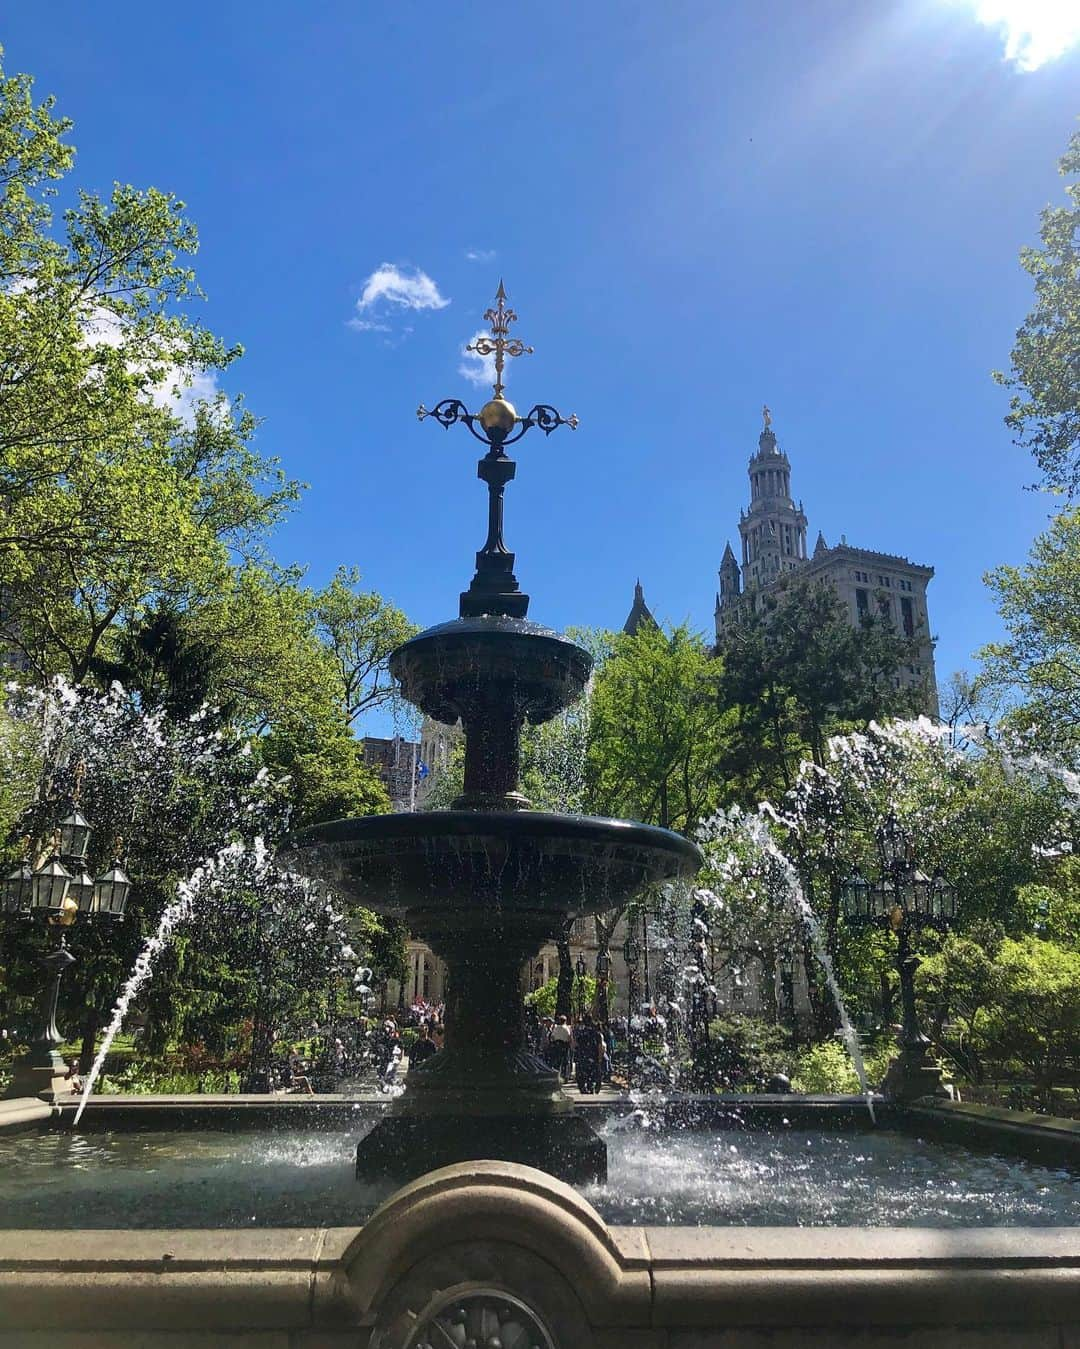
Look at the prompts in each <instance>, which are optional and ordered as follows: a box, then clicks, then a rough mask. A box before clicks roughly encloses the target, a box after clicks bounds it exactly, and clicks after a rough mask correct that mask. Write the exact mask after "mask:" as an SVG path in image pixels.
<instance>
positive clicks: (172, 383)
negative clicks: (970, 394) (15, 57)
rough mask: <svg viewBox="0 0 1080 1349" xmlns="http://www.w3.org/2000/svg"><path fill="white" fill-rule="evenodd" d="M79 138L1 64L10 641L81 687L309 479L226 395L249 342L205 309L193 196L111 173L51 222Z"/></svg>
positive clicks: (2, 438)
mask: <svg viewBox="0 0 1080 1349" xmlns="http://www.w3.org/2000/svg"><path fill="white" fill-rule="evenodd" d="M67 130H68V124H67V123H66V122H64V121H60V120H57V119H54V118H53V116H52V112H51V104H50V103H49V102H48V101H47V102H46V103H44V104H42V105H40V106H37V107H35V106H34V104H33V101H32V98H31V96H30V83H29V81H28V80H27V79H26V78H25V77H23V76H16V77H14V78H13V79H10V78H8V79H5V78H4V77H3V76H2V74H0V241H2V243H0V351H2V352H3V361H2V362H0V495H2V497H3V500H4V506H5V509H4V513H3V520H2V522H0V585H2V586H3V590H4V612H3V618H2V622H0V636H2V638H3V640H4V641H5V642H6V643H7V644H9V645H11V646H14V647H16V648H17V649H19V650H21V651H22V652H23V654H24V655H25V658H26V661H27V662H28V664H29V666H30V668H31V669H32V670H34V671H35V672H36V673H37V674H38V675H47V674H50V673H53V672H56V671H61V672H63V673H65V674H67V675H68V676H69V677H71V678H72V679H74V680H75V681H76V682H79V681H82V680H83V679H85V678H86V677H87V675H88V674H89V672H90V667H91V663H92V662H93V661H94V660H95V659H97V658H99V657H102V656H105V657H107V656H109V655H110V654H111V645H112V643H113V641H114V639H115V637H116V633H117V630H118V626H120V625H123V624H124V623H126V622H131V621H133V620H137V619H138V618H139V617H140V616H141V614H142V611H143V610H144V609H145V608H146V607H147V606H148V605H149V604H151V603H152V602H156V601H160V600H161V599H162V597H166V598H169V599H172V598H176V597H183V596H186V595H187V594H188V593H189V592H190V590H191V588H192V587H193V586H195V587H197V586H199V585H200V584H201V585H203V586H204V587H205V586H206V585H207V578H208V575H209V574H213V573H214V572H215V571H216V570H217V569H220V568H221V567H222V566H224V565H226V564H227V563H228V562H229V561H230V559H232V560H235V559H237V558H248V559H260V558H262V556H263V548H264V542H265V536H266V533H267V531H268V529H269V528H270V527H271V526H272V525H273V524H274V523H275V522H276V521H277V520H278V519H279V518H280V517H281V515H282V513H283V512H284V511H285V510H286V509H287V508H288V506H289V505H290V503H291V502H292V501H293V500H294V499H295V497H296V495H297V491H298V488H297V485H296V484H295V483H290V482H287V481H286V480H285V479H284V477H283V476H282V474H281V473H280V470H279V469H278V468H277V467H276V464H275V463H274V461H272V460H268V459H265V458H264V457H262V456H261V455H260V454H258V453H257V452H256V451H255V450H254V448H253V445H252V439H253V436H254V432H255V422H254V419H253V418H252V417H251V415H250V414H249V413H248V412H246V411H245V410H244V408H243V405H242V402H241V400H239V399H237V398H232V399H227V398H225V396H224V395H222V394H216V393H215V392H214V391H215V388H216V380H217V378H218V376H219V375H220V374H221V373H222V372H224V371H225V370H226V369H227V368H228V367H229V366H230V365H231V363H232V362H233V361H234V360H235V358H236V357H237V356H238V355H239V354H240V349H239V348H238V347H226V346H225V345H224V343H222V342H221V341H220V339H218V338H217V337H215V336H214V335H213V334H211V333H210V332H208V331H207V329H206V328H204V327H203V326H202V325H201V324H200V323H199V322H198V321H197V320H196V319H195V318H194V317H193V316H192V306H193V304H194V303H195V302H196V301H197V300H199V299H200V298H201V295H200V292H199V290H198V287H197V285H196V283H195V278H194V274H193V272H192V270H191V268H190V267H189V266H187V265H186V261H187V259H189V258H190V257H191V255H192V254H193V253H194V252H195V250H196V248H197V242H198V241H197V234H196V231H195V227H194V226H193V224H192V223H191V222H190V221H189V220H188V219H187V218H186V216H185V214H184V208H183V204H182V203H181V202H179V201H178V200H177V199H176V198H175V197H173V196H171V195H169V194H167V193H163V192H160V191H158V190H156V189H153V188H150V189H146V190H137V189H135V188H132V187H126V186H122V185H119V184H118V185H116V186H115V187H114V188H113V191H112V193H111V195H110V196H109V198H108V199H107V200H102V199H100V198H98V197H96V196H93V195H91V194H88V193H82V194H80V196H79V197H78V201H77V204H76V205H74V206H72V207H71V208H70V209H69V210H68V211H66V212H65V214H64V218H63V226H62V229H60V230H59V231H57V232H55V233H54V232H53V230H52V221H51V215H50V212H49V205H48V200H47V197H48V194H49V192H50V191H51V184H52V183H53V182H55V181H57V180H59V178H60V177H61V176H62V175H63V173H64V172H66V170H67V169H68V168H69V166H70V164H71V151H70V147H67V146H66V145H65V144H64V142H63V139H62V138H63V136H64V135H65V134H66V133H67ZM200 394H206V395H208V396H206V397H201V396H200Z"/></svg>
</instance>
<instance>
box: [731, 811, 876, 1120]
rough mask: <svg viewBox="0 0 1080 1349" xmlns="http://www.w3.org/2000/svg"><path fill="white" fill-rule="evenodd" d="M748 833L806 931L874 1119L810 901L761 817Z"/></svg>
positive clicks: (858, 1053)
mask: <svg viewBox="0 0 1080 1349" xmlns="http://www.w3.org/2000/svg"><path fill="white" fill-rule="evenodd" d="M749 823H750V830H751V835H752V836H753V837H754V839H755V842H756V843H757V844H758V846H759V847H760V848H761V850H762V852H763V853H765V855H766V856H767V857H769V858H770V860H771V861H772V862H773V863H774V864H775V866H776V867H777V869H778V871H779V872H780V874H781V875H782V876H783V878H784V884H785V890H786V893H787V897H788V900H789V902H790V904H791V907H792V909H793V911H794V913H795V914H796V916H797V917H798V918H799V919H800V921H801V922H802V924H803V927H804V928H805V929H806V934H807V936H808V937H809V938H810V945H811V946H812V947H813V951H814V955H815V957H816V959H817V962H818V964H819V965H820V966H821V969H822V972H823V973H824V975H825V982H826V984H827V985H828V988H829V992H830V994H831V995H832V1000H833V1002H834V1003H835V1005H836V1012H837V1015H838V1016H839V1018H840V1038H841V1040H843V1042H844V1047H845V1049H846V1050H847V1052H848V1054H849V1055H850V1056H851V1062H852V1066H853V1067H854V1069H855V1073H856V1075H857V1077H858V1079H859V1086H860V1087H861V1088H862V1093H863V1095H864V1096H865V1097H866V1108H867V1109H868V1110H869V1112H870V1118H871V1119H872V1120H873V1121H874V1123H875V1124H876V1123H877V1118H876V1116H875V1115H874V1098H873V1093H872V1092H871V1090H870V1083H869V1080H868V1079H867V1076H866V1064H865V1062H864V1061H863V1055H862V1046H861V1045H860V1044H859V1037H858V1034H857V1033H856V1030H855V1027H854V1026H853V1025H852V1024H851V1018H850V1017H849V1016H848V1012H847V1007H846V1006H845V1005H844V998H843V995H842V994H841V992H840V985H839V984H838V983H837V982H836V972H835V971H834V969H833V963H832V960H831V959H830V957H829V950H828V947H827V945H826V943H825V938H824V936H823V934H822V931H821V924H820V923H819V922H818V918H817V914H815V913H814V910H813V909H812V908H811V907H810V901H809V900H808V899H807V898H806V895H805V894H804V893H803V888H802V883H801V882H800V880H799V876H798V873H797V872H796V870H795V868H794V866H793V865H792V864H791V862H790V861H789V860H788V858H787V857H785V856H784V854H783V853H782V852H781V851H780V849H779V848H778V847H777V846H776V843H775V842H774V841H773V839H772V837H771V835H770V834H769V829H768V826H767V825H766V823H765V821H764V820H763V819H760V818H758V819H755V820H752V821H750V822H749Z"/></svg>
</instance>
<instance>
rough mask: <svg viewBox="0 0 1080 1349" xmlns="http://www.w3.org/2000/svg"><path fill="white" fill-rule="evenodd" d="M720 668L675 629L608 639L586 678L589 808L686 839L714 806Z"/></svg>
mask: <svg viewBox="0 0 1080 1349" xmlns="http://www.w3.org/2000/svg"><path fill="white" fill-rule="evenodd" d="M720 672H721V668H720V664H719V662H718V661H717V660H715V659H714V658H713V656H712V655H711V653H710V651H709V649H708V648H707V647H706V646H705V644H704V642H702V641H701V639H700V638H699V637H697V636H695V635H694V634H693V633H691V632H690V631H689V630H688V629H687V628H685V627H678V628H675V629H673V630H672V631H671V632H670V633H668V632H664V631H663V629H661V628H658V627H651V626H649V625H643V626H642V627H641V628H640V629H639V630H638V632H637V633H635V634H634V635H633V636H631V635H629V634H627V633H619V634H617V635H616V636H615V637H614V639H613V641H612V643H611V655H610V656H609V658H608V659H607V660H606V661H605V662H604V664H603V665H602V666H601V668H600V669H599V671H598V672H597V674H596V676H595V679H594V686H593V693H592V701H591V720H590V725H589V745H588V754H587V759H586V786H585V791H586V795H587V799H588V802H589V806H590V808H591V809H593V810H597V811H600V812H602V813H603V814H607V815H618V816H626V817H629V818H630V819H634V820H642V821H644V822H645V823H646V824H658V825H660V826H661V827H662V828H665V829H676V830H678V831H679V832H681V833H684V834H692V833H693V831H694V829H695V828H696V827H697V825H698V824H699V823H700V821H701V820H703V819H705V818H706V817H707V816H708V815H709V814H711V812H712V811H713V809H714V808H715V806H716V804H717V802H718V801H719V799H720V794H721V784H720V782H719V779H718V775H717V771H716V770H717V765H718V763H719V761H720V757H721V753H722V749H723V745H724V737H725V734H726V730H727V725H728V721H729V718H728V716H727V714H726V713H725V712H724V710H723V709H722V708H721V705H720V702H719V701H718V699H717V693H716V690H717V682H718V680H719V678H720Z"/></svg>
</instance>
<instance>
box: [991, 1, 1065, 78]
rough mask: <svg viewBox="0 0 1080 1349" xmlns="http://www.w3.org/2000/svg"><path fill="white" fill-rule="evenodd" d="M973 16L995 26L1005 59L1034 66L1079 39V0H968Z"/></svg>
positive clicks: (1030, 66) (1020, 66)
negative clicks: (1000, 36) (1002, 45)
mask: <svg viewBox="0 0 1080 1349" xmlns="http://www.w3.org/2000/svg"><path fill="white" fill-rule="evenodd" d="M971 3H972V5H973V8H974V10H975V17H976V18H977V19H978V20H979V22H980V23H984V24H986V25H987V27H992V28H997V29H999V30H1000V32H1001V35H1002V37H1003V39H1004V42H1005V59H1006V60H1007V61H1014V62H1015V63H1016V65H1017V66H1018V67H1019V69H1021V70H1038V68H1039V67H1040V66H1042V65H1045V64H1046V62H1047V61H1053V60H1055V59H1056V58H1057V57H1059V56H1064V54H1065V53H1066V52H1067V51H1068V50H1069V48H1070V47H1073V46H1075V45H1076V44H1077V43H1080V0H971Z"/></svg>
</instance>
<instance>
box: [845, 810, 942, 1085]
mask: <svg viewBox="0 0 1080 1349" xmlns="http://www.w3.org/2000/svg"><path fill="white" fill-rule="evenodd" d="M877 847H878V855H879V861H880V875H879V878H878V880H877V881H876V882H874V883H871V882H870V881H868V880H867V879H866V878H865V877H864V876H862V875H860V874H859V873H856V874H855V875H854V876H852V877H850V878H849V879H848V880H847V881H846V882H845V884H844V888H843V894H842V900H843V913H844V920H845V922H847V923H848V924H849V925H850V926H852V927H871V926H873V927H881V928H884V929H885V930H886V931H889V932H893V933H895V934H896V968H897V973H898V974H899V976H900V1000H901V1006H902V1009H903V1013H902V1027H901V1033H900V1053H899V1055H898V1056H897V1057H896V1058H895V1059H894V1060H893V1061H892V1063H891V1064H890V1065H889V1071H888V1073H887V1074H886V1076H885V1081H884V1083H883V1084H882V1086H883V1090H884V1092H885V1094H886V1096H890V1097H892V1098H894V1099H897V1100H913V1099H915V1098H917V1097H919V1096H946V1095H948V1093H947V1092H946V1091H945V1088H944V1087H943V1086H942V1082H941V1069H940V1068H938V1067H937V1065H936V1064H934V1063H932V1062H931V1061H930V1057H929V1054H928V1052H927V1050H928V1046H929V1044H930V1041H929V1040H928V1039H927V1037H926V1036H925V1035H924V1034H923V1031H922V1027H921V1026H920V1025H919V1015H918V1010H917V1008H916V1006H915V971H916V969H917V968H918V965H919V958H918V956H917V955H915V953H914V952H913V951H912V949H911V933H912V931H914V930H921V929H923V928H928V927H930V928H935V929H937V931H939V932H944V931H946V930H947V929H948V928H949V927H951V925H952V924H953V922H954V921H955V919H956V891H955V890H954V889H953V887H952V885H950V883H949V882H948V881H947V880H946V879H945V877H944V876H942V875H941V874H940V872H938V873H935V874H934V876H932V877H931V876H927V875H926V873H925V872H923V871H920V870H919V868H918V867H917V866H916V864H915V857H914V847H913V844H912V841H911V838H910V836H909V835H908V834H907V832H906V831H905V830H904V828H903V826H902V825H901V824H900V821H899V820H898V819H897V818H896V816H895V815H894V814H893V813H892V812H891V811H890V813H889V814H888V815H887V816H886V817H885V819H884V820H883V821H882V823H881V826H880V828H879V829H878V831H877Z"/></svg>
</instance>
